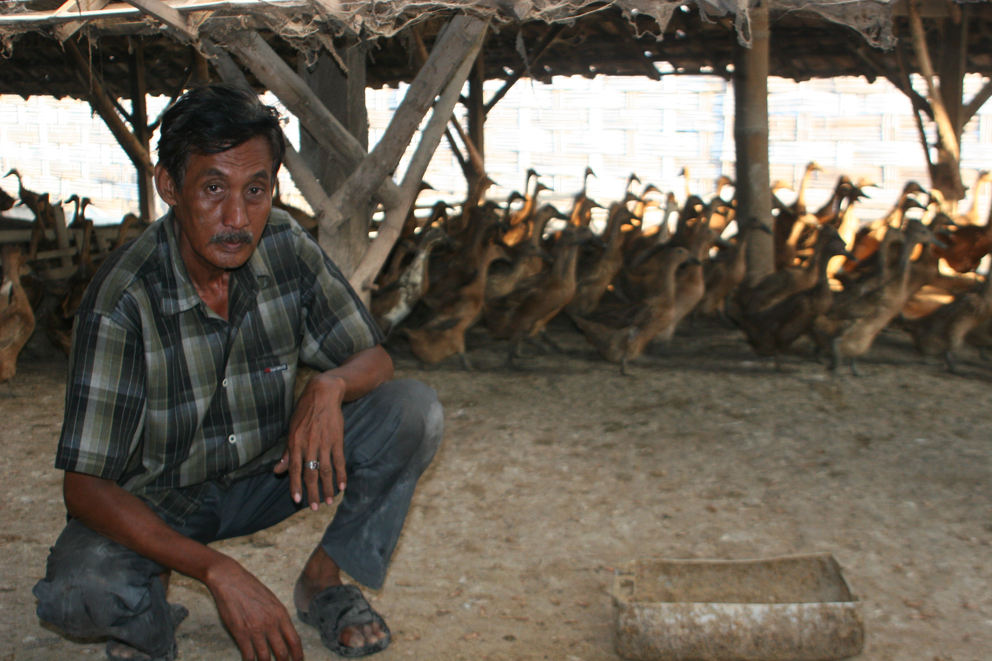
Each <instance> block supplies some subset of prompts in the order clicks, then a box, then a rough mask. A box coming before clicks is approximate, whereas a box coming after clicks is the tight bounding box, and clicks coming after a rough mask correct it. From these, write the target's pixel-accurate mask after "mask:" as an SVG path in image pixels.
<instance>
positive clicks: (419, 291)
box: [370, 227, 448, 337]
mask: <svg viewBox="0 0 992 661" xmlns="http://www.w3.org/2000/svg"><path fill="white" fill-rule="evenodd" d="M447 239H448V235H447V233H446V232H445V231H444V229H443V228H441V227H436V228H434V229H430V230H428V231H427V232H426V233H425V234H424V236H423V238H422V239H421V240H420V244H419V245H418V246H417V250H416V254H415V255H414V257H413V261H412V262H410V264H409V265H408V266H407V267H406V269H404V271H403V273H402V275H400V276H399V278H397V279H396V281H395V282H394V283H392V284H391V285H390V286H389V287H385V288H382V289H379V290H378V291H377V292H376V295H375V296H374V297H373V298H372V303H371V307H370V312H372V318H373V319H375V322H376V323H377V324H378V325H379V328H380V329H381V330H382V332H383V334H384V335H385V336H386V337H389V334H390V333H391V332H392V331H393V329H395V328H396V326H398V325H399V324H400V322H402V321H403V320H404V319H406V318H407V316H408V315H409V314H410V312H411V311H413V306H414V305H416V304H417V301H419V300H420V299H421V297H422V296H423V295H424V294H425V293H427V289H428V287H429V285H430V278H429V277H428V261H429V260H430V256H431V251H432V250H434V247H435V246H436V245H438V244H439V243H441V242H443V241H446V240H447Z"/></svg>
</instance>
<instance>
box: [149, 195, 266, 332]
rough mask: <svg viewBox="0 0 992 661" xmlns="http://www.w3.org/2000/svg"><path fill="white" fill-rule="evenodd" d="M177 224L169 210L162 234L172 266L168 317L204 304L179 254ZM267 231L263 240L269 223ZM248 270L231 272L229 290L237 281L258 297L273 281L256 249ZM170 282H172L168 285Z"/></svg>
mask: <svg viewBox="0 0 992 661" xmlns="http://www.w3.org/2000/svg"><path fill="white" fill-rule="evenodd" d="M175 224H176V217H175V215H174V214H173V213H172V209H169V212H168V213H167V214H166V215H165V217H164V218H163V219H162V226H163V232H164V233H165V241H164V244H165V245H164V248H165V253H166V257H167V261H168V263H169V264H170V265H171V273H170V276H171V277H167V283H166V286H165V287H163V288H162V313H163V314H166V315H173V314H178V313H180V312H185V311H187V310H190V309H192V308H194V307H196V306H197V305H198V304H200V303H202V301H201V299H200V295H199V294H198V293H196V288H195V287H194V286H193V281H192V280H190V277H189V271H187V270H186V263H185V262H184V261H183V258H182V255H181V254H180V253H179V239H178V237H177V236H176V227H175ZM265 228H266V229H263V230H262V237H263V239H264V237H265V232H266V230H267V229H268V223H266V225H265ZM259 246H261V241H259ZM246 266H247V267H248V268H245V267H241V268H238V269H234V270H233V271H232V272H231V276H232V277H231V279H230V283H229V285H228V286H229V287H230V286H237V285H236V284H235V283H236V281H237V282H238V284H241V285H244V286H245V287H246V289H248V290H249V292H251V293H252V294H257V293H258V291H259V290H260V289H262V288H264V287H267V286H268V284H269V282H270V280H271V273H270V272H269V268H268V265H267V264H266V262H265V259H264V258H263V257H262V255H261V254H260V251H259V249H258V248H257V247H256V248H255V250H254V252H252V254H251V257H249V258H248V262H247V263H246ZM168 280H171V281H172V282H168Z"/></svg>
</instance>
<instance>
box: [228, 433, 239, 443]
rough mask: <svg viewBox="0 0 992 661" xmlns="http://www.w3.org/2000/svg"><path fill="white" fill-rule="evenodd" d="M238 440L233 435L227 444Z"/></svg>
mask: <svg viewBox="0 0 992 661" xmlns="http://www.w3.org/2000/svg"><path fill="white" fill-rule="evenodd" d="M236 440H237V439H236V438H235V437H234V434H231V435H230V436H228V437H227V442H228V443H233V442H234V441H236Z"/></svg>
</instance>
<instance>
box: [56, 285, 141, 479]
mask: <svg viewBox="0 0 992 661" xmlns="http://www.w3.org/2000/svg"><path fill="white" fill-rule="evenodd" d="M127 302H128V297H125V299H124V300H123V301H122V302H121V305H123V306H126V305H127ZM144 411H145V362H144V348H143V344H142V341H141V335H140V332H139V331H138V329H136V328H132V327H130V324H128V323H127V321H126V319H124V318H123V316H122V315H117V314H113V315H106V314H100V313H98V312H94V311H93V310H92V309H88V310H80V311H79V313H78V316H77V317H76V325H75V328H74V330H73V340H72V356H71V357H70V361H69V375H68V380H67V383H66V401H65V420H64V422H63V425H62V436H61V437H60V438H59V445H58V450H57V452H56V455H55V467H56V468H60V469H62V470H67V471H73V472H77V473H85V474H87V475H93V476H96V477H101V478H105V479H108V480H114V481H118V480H120V479H121V477H122V475H123V474H124V471H125V468H126V467H127V464H128V457H129V456H130V454H131V452H132V450H133V449H134V448H135V447H136V445H137V443H138V442H139V440H140V436H141V432H142V428H143V423H144Z"/></svg>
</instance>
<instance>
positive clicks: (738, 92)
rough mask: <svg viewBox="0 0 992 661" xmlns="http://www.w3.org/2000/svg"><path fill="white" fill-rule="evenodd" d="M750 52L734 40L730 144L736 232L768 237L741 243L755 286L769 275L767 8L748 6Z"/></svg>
mask: <svg viewBox="0 0 992 661" xmlns="http://www.w3.org/2000/svg"><path fill="white" fill-rule="evenodd" d="M750 15H751V48H744V47H743V46H741V45H740V43H739V42H737V41H736V35H734V39H735V44H734V103H735V114H734V141H735V143H736V148H737V213H736V216H737V218H738V222H739V223H741V221H743V223H741V225H740V226H741V230H742V231H747V229H748V227H749V226H750V223H753V222H757V223H761V224H763V225H765V227H767V228H768V230H769V234H765V233H764V232H757V233H754V234H752V235H751V236H750V237H749V239H748V243H747V277H748V280H749V281H750V282H757V281H758V280H759V279H760V278H761V277H763V276H765V275H767V274H768V273H771V272H772V271H773V270H774V269H775V253H774V244H773V242H772V236H771V234H770V232H771V229H772V194H771V182H770V181H769V168H768V8H767V6H765V5H756V6H752V7H751V10H750Z"/></svg>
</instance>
